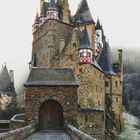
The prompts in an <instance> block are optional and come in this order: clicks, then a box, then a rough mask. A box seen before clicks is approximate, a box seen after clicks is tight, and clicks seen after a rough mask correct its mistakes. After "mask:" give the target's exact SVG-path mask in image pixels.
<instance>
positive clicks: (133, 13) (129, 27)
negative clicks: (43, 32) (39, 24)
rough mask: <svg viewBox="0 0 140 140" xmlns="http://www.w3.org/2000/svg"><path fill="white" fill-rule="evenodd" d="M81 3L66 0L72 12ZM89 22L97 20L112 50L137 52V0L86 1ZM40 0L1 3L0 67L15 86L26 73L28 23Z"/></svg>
mask: <svg viewBox="0 0 140 140" xmlns="http://www.w3.org/2000/svg"><path fill="white" fill-rule="evenodd" d="M80 1H81V0H69V3H70V9H71V11H72V13H75V10H76V8H77V7H78V3H79V2H80ZM87 1H88V3H89V7H90V9H91V13H92V15H93V19H94V20H95V21H96V20H97V18H98V17H99V18H100V20H101V22H102V24H103V28H104V31H105V35H106V36H107V39H108V40H109V42H110V45H111V46H112V47H120V48H122V49H123V48H124V47H128V48H130V47H131V48H135V47H137V48H138V49H140V14H139V13H140V0H87ZM39 3H40V0H1V2H0V65H2V64H4V63H5V62H6V63H7V67H8V69H14V70H15V84H16V85H19V83H21V81H22V80H23V78H24V77H25V73H26V71H27V70H28V62H29V61H30V58H31V48H32V45H31V44H32V28H31V26H32V23H33V20H34V17H35V14H36V11H37V10H38V11H39V7H40V5H39Z"/></svg>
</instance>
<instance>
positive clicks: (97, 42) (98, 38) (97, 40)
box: [95, 19, 103, 57]
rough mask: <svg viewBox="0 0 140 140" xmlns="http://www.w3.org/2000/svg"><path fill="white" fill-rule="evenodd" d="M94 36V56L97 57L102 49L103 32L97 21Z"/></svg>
mask: <svg viewBox="0 0 140 140" xmlns="http://www.w3.org/2000/svg"><path fill="white" fill-rule="evenodd" d="M95 34H96V36H95V56H96V57H98V56H99V55H100V53H101V51H102V48H103V40H102V38H103V30H102V26H101V24H100V21H99V19H98V20H97V24H96V26H95Z"/></svg>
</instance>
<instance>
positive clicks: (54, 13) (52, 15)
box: [46, 0, 59, 20]
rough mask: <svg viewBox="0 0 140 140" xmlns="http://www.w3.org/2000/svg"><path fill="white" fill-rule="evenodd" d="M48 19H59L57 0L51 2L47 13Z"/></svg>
mask: <svg viewBox="0 0 140 140" xmlns="http://www.w3.org/2000/svg"><path fill="white" fill-rule="evenodd" d="M46 18H47V19H57V20H58V19H59V13H58V8H57V6H56V3H55V0H51V1H50V4H49V8H48V10H47V13H46Z"/></svg>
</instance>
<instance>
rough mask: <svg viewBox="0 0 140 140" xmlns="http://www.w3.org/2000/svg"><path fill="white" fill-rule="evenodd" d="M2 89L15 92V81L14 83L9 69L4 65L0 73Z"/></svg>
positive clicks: (0, 89) (0, 88) (2, 90)
mask: <svg viewBox="0 0 140 140" xmlns="http://www.w3.org/2000/svg"><path fill="white" fill-rule="evenodd" d="M0 91H1V92H11V93H15V88H14V83H12V81H11V78H10V75H9V73H8V69H7V67H6V66H4V67H3V68H2V70H1V73H0Z"/></svg>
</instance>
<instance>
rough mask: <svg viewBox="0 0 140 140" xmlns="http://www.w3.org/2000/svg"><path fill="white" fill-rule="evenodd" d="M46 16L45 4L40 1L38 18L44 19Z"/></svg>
mask: <svg viewBox="0 0 140 140" xmlns="http://www.w3.org/2000/svg"><path fill="white" fill-rule="evenodd" d="M45 15H46V10H45V2H44V0H41V1H40V17H44V16H45Z"/></svg>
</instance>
